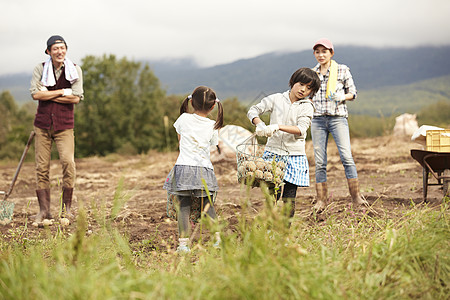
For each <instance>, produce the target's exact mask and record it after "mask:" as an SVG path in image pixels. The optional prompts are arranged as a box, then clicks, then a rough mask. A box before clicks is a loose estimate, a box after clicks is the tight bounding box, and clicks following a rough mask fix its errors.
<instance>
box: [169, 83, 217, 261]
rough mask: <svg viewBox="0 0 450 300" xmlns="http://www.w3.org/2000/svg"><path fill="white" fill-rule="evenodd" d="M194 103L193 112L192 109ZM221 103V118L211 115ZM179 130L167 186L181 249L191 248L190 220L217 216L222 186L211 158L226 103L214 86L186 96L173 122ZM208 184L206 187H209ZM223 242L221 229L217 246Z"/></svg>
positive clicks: (171, 215) (171, 213)
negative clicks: (204, 211)
mask: <svg viewBox="0 0 450 300" xmlns="http://www.w3.org/2000/svg"><path fill="white" fill-rule="evenodd" d="M189 104H191V106H192V108H193V110H194V111H193V112H192V113H189V112H188V108H189ZM215 106H217V108H218V115H217V120H216V121H213V120H211V119H209V118H208V117H207V116H208V115H209V113H210V112H211V111H212V110H213V109H214V107H215ZM173 126H174V127H175V130H176V131H177V134H178V141H179V150H180V153H179V156H178V159H177V161H176V163H175V166H174V167H173V169H172V170H171V171H170V173H169V175H168V176H167V178H166V181H165V183H164V186H163V188H164V189H165V190H167V193H168V206H167V207H168V211H167V213H168V216H169V217H172V218H175V216H176V218H177V220H178V231H179V239H178V241H179V245H178V248H177V252H181V253H186V252H190V248H189V245H188V243H189V236H190V231H191V228H190V221H196V220H197V219H198V218H199V217H200V216H201V211H202V210H206V214H207V215H208V216H209V217H210V218H211V219H216V212H215V210H214V206H213V201H210V199H211V200H213V199H214V198H215V195H216V193H217V190H218V189H219V186H218V184H217V179H216V176H215V174H214V168H213V165H212V163H211V159H210V147H211V146H217V145H218V141H219V135H218V129H220V128H221V127H223V107H222V104H221V103H220V100H219V99H218V98H217V96H216V93H215V92H214V90H212V89H210V88H208V87H206V86H199V87H197V88H196V89H195V90H194V91H193V93H192V95H189V96H188V97H186V99H184V101H183V103H182V105H181V107H180V116H179V117H178V119H177V120H176V121H175V123H174V124H173ZM205 185H206V187H205ZM219 245H220V236H219V233H218V232H216V234H215V244H214V246H215V247H219Z"/></svg>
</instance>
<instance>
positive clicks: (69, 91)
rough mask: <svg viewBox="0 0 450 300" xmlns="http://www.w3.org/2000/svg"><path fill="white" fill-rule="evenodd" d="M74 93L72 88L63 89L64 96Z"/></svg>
mask: <svg viewBox="0 0 450 300" xmlns="http://www.w3.org/2000/svg"><path fill="white" fill-rule="evenodd" d="M70 95H72V89H63V96H70Z"/></svg>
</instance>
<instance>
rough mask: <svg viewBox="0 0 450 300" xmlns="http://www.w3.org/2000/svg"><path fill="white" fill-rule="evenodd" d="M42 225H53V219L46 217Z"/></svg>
mask: <svg viewBox="0 0 450 300" xmlns="http://www.w3.org/2000/svg"><path fill="white" fill-rule="evenodd" d="M42 225H44V226H51V225H53V221H52V220H49V219H44V221H42Z"/></svg>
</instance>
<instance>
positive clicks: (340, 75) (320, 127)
mask: <svg viewBox="0 0 450 300" xmlns="http://www.w3.org/2000/svg"><path fill="white" fill-rule="evenodd" d="M313 49H314V56H315V58H316V60H317V62H318V64H317V65H316V66H315V67H314V68H313V70H315V71H316V72H317V74H318V75H319V78H320V82H321V85H320V89H319V91H318V92H317V93H316V95H315V96H314V98H313V103H314V106H315V109H316V110H315V112H314V118H313V120H312V123H311V136H312V140H313V144H314V158H315V165H316V171H315V176H316V192H317V199H316V200H317V202H316V204H315V206H314V209H315V210H317V211H322V210H323V209H324V208H325V206H326V201H327V198H328V187H327V144H328V137H329V134H330V133H331V135H332V136H333V139H334V141H335V142H336V146H337V148H338V151H339V156H340V158H341V162H342V164H343V166H344V169H345V176H346V178H347V182H348V187H349V191H350V195H351V197H352V201H353V203H354V204H358V205H360V204H367V202H366V200H364V199H363V198H362V197H361V194H360V191H359V182H358V173H357V171H356V165H355V162H354V160H353V157H352V151H351V147H350V133H349V129H348V121H347V119H348V110H347V105H346V101H353V100H355V99H356V96H357V91H356V87H355V83H354V82H353V78H352V74H351V73H350V69H349V68H348V67H347V66H346V65H342V64H338V63H337V62H336V61H334V60H332V58H333V55H334V47H333V44H332V43H331V41H330V40H328V39H320V40H318V41H317V42H316V43H315V44H314V47H313Z"/></svg>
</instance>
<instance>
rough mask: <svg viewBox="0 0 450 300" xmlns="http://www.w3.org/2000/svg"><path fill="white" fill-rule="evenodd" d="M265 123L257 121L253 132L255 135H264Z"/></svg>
mask: <svg viewBox="0 0 450 300" xmlns="http://www.w3.org/2000/svg"><path fill="white" fill-rule="evenodd" d="M266 128H267V126H266V123H264V122H259V123H258V124H256V130H255V133H256V135H257V136H265V135H266Z"/></svg>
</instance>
